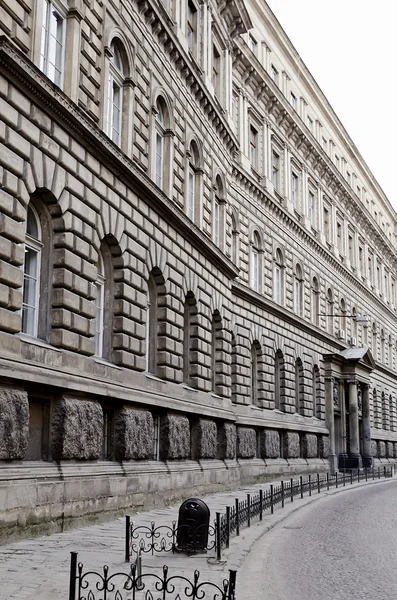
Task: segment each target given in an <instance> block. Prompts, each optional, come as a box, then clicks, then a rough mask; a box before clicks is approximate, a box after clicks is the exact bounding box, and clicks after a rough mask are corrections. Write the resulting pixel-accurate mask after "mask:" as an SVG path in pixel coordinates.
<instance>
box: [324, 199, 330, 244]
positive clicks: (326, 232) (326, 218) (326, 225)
mask: <svg viewBox="0 0 397 600" xmlns="http://www.w3.org/2000/svg"><path fill="white" fill-rule="evenodd" d="M324 235H325V239H326V240H327V242H329V241H330V238H331V228H330V218H329V210H328V208H325V206H324Z"/></svg>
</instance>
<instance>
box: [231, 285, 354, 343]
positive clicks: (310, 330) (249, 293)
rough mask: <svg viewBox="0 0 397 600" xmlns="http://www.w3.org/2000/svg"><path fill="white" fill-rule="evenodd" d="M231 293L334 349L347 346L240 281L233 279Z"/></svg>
mask: <svg viewBox="0 0 397 600" xmlns="http://www.w3.org/2000/svg"><path fill="white" fill-rule="evenodd" d="M232 293H234V294H235V295H236V296H238V297H239V298H241V299H242V300H246V301H247V302H249V303H250V304H252V305H253V306H257V307H258V308H260V309H262V310H264V311H266V312H268V313H270V314H272V315H274V316H275V317H278V318H279V319H280V320H282V321H283V322H284V323H289V324H290V325H292V326H293V327H294V328H296V329H299V330H300V331H301V332H302V331H303V332H304V333H307V334H308V335H311V336H313V337H314V338H316V339H317V340H318V341H322V342H324V343H326V344H327V345H328V346H332V347H334V348H335V351H341V350H345V349H346V348H347V347H348V346H347V344H345V345H343V344H341V343H340V342H339V341H338V340H337V339H335V338H332V337H330V335H329V334H327V333H326V332H325V331H322V330H321V329H319V328H318V327H315V326H314V325H312V324H311V323H309V322H308V321H305V320H304V319H302V318H299V317H297V316H296V315H294V314H293V313H291V312H289V311H287V310H286V309H285V308H284V307H282V306H279V305H278V304H276V303H275V302H273V301H271V300H269V299H268V298H265V296H262V295H261V294H259V293H258V292H254V291H253V290H251V288H249V287H247V286H246V285H245V284H243V283H241V282H240V281H233V283H232Z"/></svg>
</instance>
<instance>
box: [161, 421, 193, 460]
mask: <svg viewBox="0 0 397 600" xmlns="http://www.w3.org/2000/svg"><path fill="white" fill-rule="evenodd" d="M189 457H190V423H189V419H188V418H187V417H182V416H180V415H172V414H168V415H166V416H165V417H163V418H162V419H161V428H160V458H161V460H180V459H184V458H189Z"/></svg>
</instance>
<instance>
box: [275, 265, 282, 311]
mask: <svg viewBox="0 0 397 600" xmlns="http://www.w3.org/2000/svg"><path fill="white" fill-rule="evenodd" d="M274 279H275V281H274V284H275V289H274V300H275V302H277V304H281V267H280V266H279V265H276V266H275V269H274Z"/></svg>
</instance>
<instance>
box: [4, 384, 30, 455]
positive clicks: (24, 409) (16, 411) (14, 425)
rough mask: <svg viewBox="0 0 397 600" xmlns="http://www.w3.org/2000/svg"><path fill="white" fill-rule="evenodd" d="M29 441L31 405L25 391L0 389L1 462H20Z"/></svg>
mask: <svg viewBox="0 0 397 600" xmlns="http://www.w3.org/2000/svg"><path fill="white" fill-rule="evenodd" d="M28 440H29V403H28V396H27V393H26V392H25V391H24V390H18V389H11V388H0V460H18V459H19V460H20V459H22V458H23V457H24V456H25V452H26V449H27V447H28Z"/></svg>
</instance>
